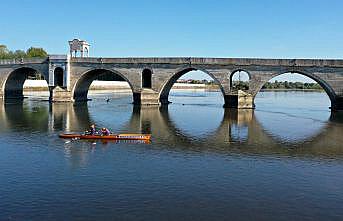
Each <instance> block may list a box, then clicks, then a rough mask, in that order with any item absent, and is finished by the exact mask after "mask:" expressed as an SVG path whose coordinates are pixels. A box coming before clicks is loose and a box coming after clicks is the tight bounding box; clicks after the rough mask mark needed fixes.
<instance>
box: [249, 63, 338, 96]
mask: <svg viewBox="0 0 343 221" xmlns="http://www.w3.org/2000/svg"><path fill="white" fill-rule="evenodd" d="M289 73H291V74H300V75H303V76H305V77H308V78H310V79H312V80H314V81H315V82H317V83H318V84H319V85H320V86H321V87H322V88H323V89H324V91H325V92H326V94H327V95H328V96H329V98H330V100H331V101H334V100H335V97H336V93H335V91H334V90H333V89H332V87H331V86H330V85H329V84H328V83H326V82H325V80H323V79H321V78H320V77H319V76H317V75H314V74H312V73H309V72H306V71H294V70H285V71H283V72H280V73H273V74H271V75H269V77H268V78H267V79H264V80H263V81H261V82H260V84H259V85H258V87H257V88H256V89H255V90H254V91H253V95H254V96H256V94H257V93H258V92H259V91H261V89H262V87H263V85H265V84H266V83H267V82H269V81H270V80H272V79H273V78H275V77H278V76H281V75H283V74H289Z"/></svg>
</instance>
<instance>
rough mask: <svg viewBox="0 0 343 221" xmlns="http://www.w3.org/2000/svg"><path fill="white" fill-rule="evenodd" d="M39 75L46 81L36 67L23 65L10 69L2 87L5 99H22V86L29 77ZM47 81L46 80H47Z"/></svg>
mask: <svg viewBox="0 0 343 221" xmlns="http://www.w3.org/2000/svg"><path fill="white" fill-rule="evenodd" d="M36 76H40V77H41V78H42V79H44V80H45V81H46V77H45V76H44V75H43V74H42V73H41V72H40V71H39V70H37V69H36V68H34V67H31V66H25V67H20V68H17V69H15V70H13V71H11V72H10V73H9V74H8V76H7V78H6V80H5V82H4V84H3V87H2V90H3V94H4V98H5V99H23V98H24V95H23V87H24V83H25V81H26V80H27V79H28V78H29V77H36ZM47 83H48V82H47Z"/></svg>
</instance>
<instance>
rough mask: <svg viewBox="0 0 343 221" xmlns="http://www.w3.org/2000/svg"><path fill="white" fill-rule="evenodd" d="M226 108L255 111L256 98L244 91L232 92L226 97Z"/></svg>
mask: <svg viewBox="0 0 343 221" xmlns="http://www.w3.org/2000/svg"><path fill="white" fill-rule="evenodd" d="M224 101H225V104H224V107H225V108H237V109H254V108H255V104H254V96H253V95H251V94H249V93H247V92H244V91H242V90H238V91H232V92H230V94H228V95H224Z"/></svg>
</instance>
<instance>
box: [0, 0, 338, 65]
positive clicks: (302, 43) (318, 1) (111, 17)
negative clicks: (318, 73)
mask: <svg viewBox="0 0 343 221" xmlns="http://www.w3.org/2000/svg"><path fill="white" fill-rule="evenodd" d="M0 6H1V7H0V10H1V19H0V44H5V45H7V46H8V47H9V49H11V50H15V49H27V48H29V47H31V46H35V47H43V48H44V49H46V50H47V51H48V53H50V54H65V53H68V44H67V41H68V40H71V39H73V38H80V39H84V40H86V41H88V42H89V43H90V44H91V49H90V54H91V56H94V57H177V56H185V57H258V58H339V59H342V58H343V25H342V24H343V13H342V9H343V1H339V0H332V1H330V0H328V1H324V0H264V1H263V0H259V1H254V0H250V1H247V0H240V1H237V0H235V1H229V0H226V1H221V0H218V1H213V0H211V1H207V0H197V1H195V0H188V1H186V0H183V1H180V0H173V1H171V0H169V1H167V0H166V1H164V0H160V1H153V0H141V1H130V0H126V1H115V0H114V1H105V0H97V1H86V0H83V1H74V0H68V1H66V0H58V1H47V0H44V1H42V0H19V1H7V0H6V1H5V0H0Z"/></svg>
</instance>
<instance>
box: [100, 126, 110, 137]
mask: <svg viewBox="0 0 343 221" xmlns="http://www.w3.org/2000/svg"><path fill="white" fill-rule="evenodd" d="M110 133H111V132H110V130H109V129H107V128H105V127H103V128H102V129H101V135H102V136H108V135H110Z"/></svg>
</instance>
